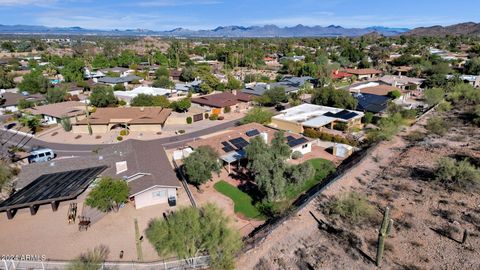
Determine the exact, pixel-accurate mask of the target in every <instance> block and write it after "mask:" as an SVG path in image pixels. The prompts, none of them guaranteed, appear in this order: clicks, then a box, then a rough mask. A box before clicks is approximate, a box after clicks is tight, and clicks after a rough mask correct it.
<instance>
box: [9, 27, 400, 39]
mask: <svg viewBox="0 0 480 270" xmlns="http://www.w3.org/2000/svg"><path fill="white" fill-rule="evenodd" d="M407 30H408V29H399V28H388V27H382V26H374V27H371V28H344V27H342V26H338V25H329V26H327V27H322V26H307V25H304V24H297V25H295V26H286V27H278V26H277V25H274V24H267V25H264V26H250V27H245V26H238V25H230V26H218V27H216V28H214V29H210V30H190V29H185V28H182V27H178V28H175V29H172V30H167V31H153V30H148V29H127V30H119V29H114V30H92V29H85V28H82V27H79V26H74V27H65V28H62V27H46V26H32V25H0V33H2V34H48V35H87V34H94V35H105V36H109V35H115V36H122V35H125V36H145V35H151V36H171V37H230V38H244V37H337V36H351V37H355V36H362V35H366V34H369V33H371V32H379V33H380V34H382V35H385V36H392V35H398V34H400V33H403V32H405V31H407Z"/></svg>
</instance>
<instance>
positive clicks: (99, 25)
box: [0, 0, 480, 30]
mask: <svg viewBox="0 0 480 270" xmlns="http://www.w3.org/2000/svg"><path fill="white" fill-rule="evenodd" d="M466 21H476V22H478V21H480V3H479V1H478V0H470V1H468V0H456V1H451V0H450V1H447V0H383V1H382V0H379V1H373V0H244V1H242V0H236V1H233V0H138V1H135V0H129V1H125V0H0V24H8V25H11V24H29V25H46V26H62V27H63V26H80V27H84V28H91V29H128V28H130V29H135V28H144V29H151V30H170V29H173V28H176V27H184V28H189V29H210V28H215V27H217V26H227V25H242V26H251V25H264V24H276V25H279V26H293V25H297V24H304V25H321V26H327V25H331V24H335V25H341V26H344V27H366V26H389V27H409V28H413V27H417V26H430V25H436V24H440V25H449V24H454V23H459V22H466Z"/></svg>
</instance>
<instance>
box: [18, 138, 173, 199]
mask: <svg viewBox="0 0 480 270" xmlns="http://www.w3.org/2000/svg"><path fill="white" fill-rule="evenodd" d="M122 161H126V162H127V170H126V171H125V172H121V173H119V174H117V171H116V163H117V162H122ZM101 165H106V166H108V168H107V169H106V170H105V171H104V172H102V174H101V176H110V177H113V178H120V179H123V178H127V177H131V176H133V175H136V174H142V173H144V174H145V175H144V176H142V177H139V178H137V179H135V180H132V181H129V182H128V185H129V187H130V195H134V194H137V193H139V192H142V191H144V190H147V189H149V188H152V187H155V186H164V187H177V188H179V187H180V186H181V185H180V182H179V180H178V178H177V176H176V174H175V171H174V169H173V167H172V166H171V165H170V162H169V161H168V157H167V154H166V153H165V151H164V149H163V148H162V147H161V145H159V144H158V143H155V142H143V141H136V140H127V141H125V142H123V143H119V144H115V145H112V146H108V147H105V148H104V149H101V150H100V151H99V153H98V155H90V156H83V157H75V158H66V159H54V160H52V161H50V162H42V163H32V164H28V165H26V166H24V167H22V171H21V172H20V174H19V176H18V180H17V181H16V182H15V183H16V188H17V189H21V188H23V187H25V186H26V185H28V184H29V183H31V182H32V181H33V180H35V179H36V178H37V177H38V176H39V172H42V174H50V173H56V172H63V171H71V170H78V169H85V168H90V167H95V166H101Z"/></svg>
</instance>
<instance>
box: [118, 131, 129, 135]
mask: <svg viewBox="0 0 480 270" xmlns="http://www.w3.org/2000/svg"><path fill="white" fill-rule="evenodd" d="M128 134H129V132H128V130H126V129H122V130H120V136H127V135H128Z"/></svg>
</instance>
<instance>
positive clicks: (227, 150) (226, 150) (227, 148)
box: [222, 145, 235, 153]
mask: <svg viewBox="0 0 480 270" xmlns="http://www.w3.org/2000/svg"><path fill="white" fill-rule="evenodd" d="M222 150H223V151H225V153H229V152H232V151H235V148H233V146H231V145H228V146H225V147H223V148H222Z"/></svg>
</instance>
